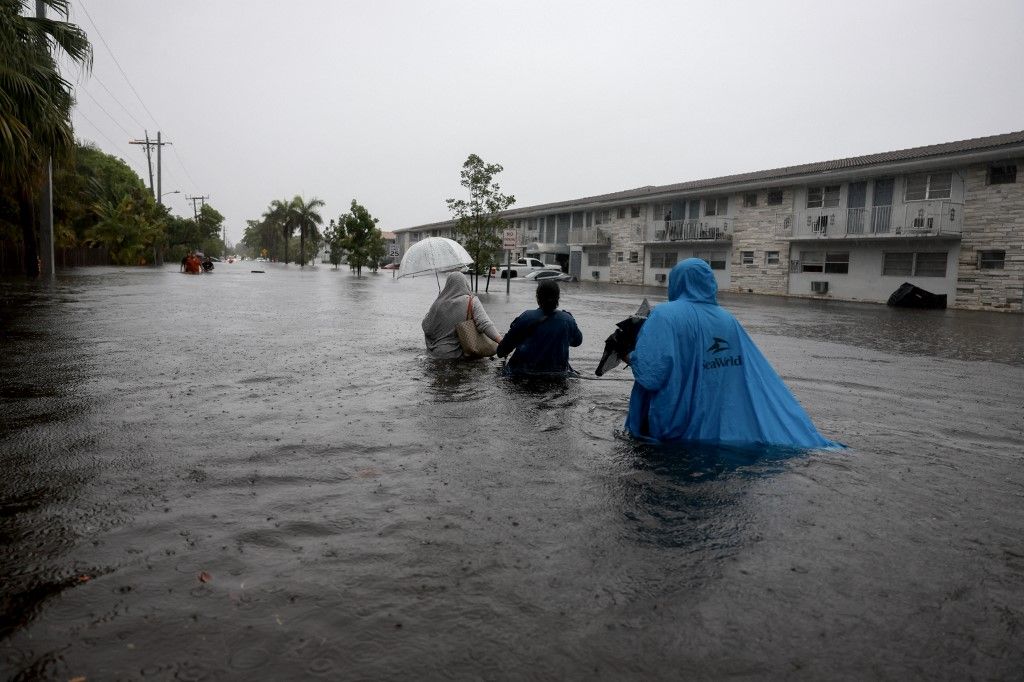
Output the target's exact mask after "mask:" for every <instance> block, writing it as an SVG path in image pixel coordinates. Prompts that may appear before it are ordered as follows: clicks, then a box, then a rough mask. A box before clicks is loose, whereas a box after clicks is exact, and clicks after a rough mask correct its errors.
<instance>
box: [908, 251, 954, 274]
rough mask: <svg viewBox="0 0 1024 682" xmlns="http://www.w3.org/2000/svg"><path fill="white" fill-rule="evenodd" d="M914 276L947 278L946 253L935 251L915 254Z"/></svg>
mask: <svg viewBox="0 0 1024 682" xmlns="http://www.w3.org/2000/svg"><path fill="white" fill-rule="evenodd" d="M914 274H915V275H917V276H918V277H945V276H946V252H945V251H933V252H924V253H915V254H914Z"/></svg>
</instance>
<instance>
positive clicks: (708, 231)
mask: <svg viewBox="0 0 1024 682" xmlns="http://www.w3.org/2000/svg"><path fill="white" fill-rule="evenodd" d="M731 224H732V219H730V218H728V217H726V216H705V217H704V218H694V219H690V220H659V221H655V222H650V223H648V224H647V237H646V240H645V241H647V242H656V243H657V242H680V241H694V242H707V241H728V240H731V239H732V228H731Z"/></svg>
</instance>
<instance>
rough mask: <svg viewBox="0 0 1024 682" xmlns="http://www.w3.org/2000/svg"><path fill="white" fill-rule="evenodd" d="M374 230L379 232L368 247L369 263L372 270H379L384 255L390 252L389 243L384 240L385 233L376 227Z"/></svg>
mask: <svg viewBox="0 0 1024 682" xmlns="http://www.w3.org/2000/svg"><path fill="white" fill-rule="evenodd" d="M374 231H375V232H376V233H377V235H376V237H377V238H376V239H373V240H372V241H371V242H370V246H369V248H368V249H367V254H366V256H367V258H369V260H370V262H369V264H368V265H369V268H370V272H377V270H379V269H380V264H381V261H383V260H384V257H385V256H387V254H388V244H387V242H386V241H384V235H383V234H382V233H381V231H380V230H379V229H377V228H374Z"/></svg>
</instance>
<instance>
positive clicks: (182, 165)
mask: <svg viewBox="0 0 1024 682" xmlns="http://www.w3.org/2000/svg"><path fill="white" fill-rule="evenodd" d="M171 153H172V154H174V158H175V159H177V160H178V165H179V166H181V170H183V171H185V177H186V178H188V181H189V182H190V183H192V191H195V189H196V187H198V186H199V185H197V184H196V181H195V180H193V179H192V174H191V173H189V172H188V168H186V167H185V162H184V161H182V160H181V157H180V156H179V155H178V150H177V149H175V148H174V147H171Z"/></svg>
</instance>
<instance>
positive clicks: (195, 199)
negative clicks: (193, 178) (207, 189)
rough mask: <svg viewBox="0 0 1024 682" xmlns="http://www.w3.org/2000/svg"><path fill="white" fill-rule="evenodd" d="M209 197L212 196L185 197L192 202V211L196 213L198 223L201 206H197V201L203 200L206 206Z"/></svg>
mask: <svg viewBox="0 0 1024 682" xmlns="http://www.w3.org/2000/svg"><path fill="white" fill-rule="evenodd" d="M209 198H210V197H209V196H205V197H190V196H186V197H185V199H187V200H188V201H191V202H192V213H193V214H194V215H195V217H196V222H197V223H198V222H199V208H198V207H197V206H196V202H197V201H201V202H203V206H206V200H207V199H209Z"/></svg>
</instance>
